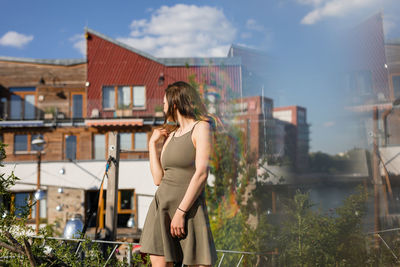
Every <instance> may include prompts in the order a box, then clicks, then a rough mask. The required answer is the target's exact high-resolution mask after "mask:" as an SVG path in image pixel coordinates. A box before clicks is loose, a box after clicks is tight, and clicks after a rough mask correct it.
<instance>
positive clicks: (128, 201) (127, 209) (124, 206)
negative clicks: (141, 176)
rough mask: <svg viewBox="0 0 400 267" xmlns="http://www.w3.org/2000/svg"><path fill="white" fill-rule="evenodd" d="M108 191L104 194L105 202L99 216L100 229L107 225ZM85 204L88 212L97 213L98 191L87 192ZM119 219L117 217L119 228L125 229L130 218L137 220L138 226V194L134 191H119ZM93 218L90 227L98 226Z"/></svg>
mask: <svg viewBox="0 0 400 267" xmlns="http://www.w3.org/2000/svg"><path fill="white" fill-rule="evenodd" d="M106 191H107V190H104V192H103V201H101V202H100V206H101V207H100V214H99V218H100V220H99V228H104V223H105V213H106V197H107V192H106ZM85 203H86V210H93V211H94V212H97V205H98V192H97V191H86V193H85ZM117 205H118V208H117V212H118V215H117V216H118V217H117V227H122V228H125V227H127V223H128V220H129V218H131V217H133V218H134V219H135V225H137V224H136V223H137V209H136V205H137V202H136V193H135V190H134V189H124V190H119V191H118V204H117ZM94 217H95V216H93V217H92V220H90V222H89V223H88V226H89V227H95V226H96V220H95V218H94Z"/></svg>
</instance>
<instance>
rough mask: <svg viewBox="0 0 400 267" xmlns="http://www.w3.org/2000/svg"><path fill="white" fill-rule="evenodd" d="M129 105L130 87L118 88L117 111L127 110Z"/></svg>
mask: <svg viewBox="0 0 400 267" xmlns="http://www.w3.org/2000/svg"><path fill="white" fill-rule="evenodd" d="M130 104H131V87H130V86H122V87H118V109H128V108H130Z"/></svg>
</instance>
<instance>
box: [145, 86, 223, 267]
mask: <svg viewBox="0 0 400 267" xmlns="http://www.w3.org/2000/svg"><path fill="white" fill-rule="evenodd" d="M164 113H165V122H164V127H162V128H160V129H155V130H154V132H153V135H152V136H151V138H150V141H149V150H150V169H151V173H152V175H153V180H154V183H155V184H156V185H157V186H159V187H158V189H157V191H156V194H155V196H154V199H153V201H152V203H151V205H150V208H149V211H148V213H147V217H146V221H145V224H144V227H143V233H142V236H141V239H140V244H141V246H142V247H141V252H144V253H149V254H150V260H151V263H152V266H153V267H159V266H173V263H174V262H182V263H183V264H185V265H188V266H211V265H213V264H214V263H215V261H216V260H217V255H216V250H215V246H214V241H213V238H212V234H211V230H210V225H209V220H208V214H207V207H206V204H205V194H204V186H205V184H206V182H207V176H208V163H209V157H210V152H211V130H210V125H209V122H208V121H207V119H206V109H205V107H204V105H203V104H202V101H201V99H200V96H199V95H198V93H197V91H196V90H195V89H194V88H193V87H192V86H190V85H189V84H187V83H185V82H176V83H174V84H172V85H169V86H168V88H167V89H166V92H165V96H164ZM168 121H170V122H174V123H176V124H177V126H176V127H175V129H173V130H172V131H170V132H169V131H168V130H167V129H166V126H167V122H168ZM163 137H165V138H166V141H165V142H164V145H163V148H162V151H161V155H160V157H159V155H158V153H157V150H156V143H157V142H158V141H159V140H161V139H162V138H163Z"/></svg>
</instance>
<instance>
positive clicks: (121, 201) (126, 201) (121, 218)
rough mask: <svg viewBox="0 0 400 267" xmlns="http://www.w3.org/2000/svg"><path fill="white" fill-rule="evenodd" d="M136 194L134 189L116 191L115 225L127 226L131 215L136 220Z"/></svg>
mask: <svg viewBox="0 0 400 267" xmlns="http://www.w3.org/2000/svg"><path fill="white" fill-rule="evenodd" d="M135 200H136V195H135V191H134V190H119V191H118V217H117V227H127V223H128V220H129V218H131V217H133V218H134V220H135V225H137V224H136V222H137V220H136V218H135V217H136V216H135V215H136V201H135Z"/></svg>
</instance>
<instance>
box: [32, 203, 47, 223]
mask: <svg viewBox="0 0 400 267" xmlns="http://www.w3.org/2000/svg"><path fill="white" fill-rule="evenodd" d="M39 208H40V211H39V213H40V214H39V215H40V218H46V217H47V200H46V199H45V198H44V199H41V200H40V207H39ZM31 218H32V219H35V218H36V205H33V206H32V211H31Z"/></svg>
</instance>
